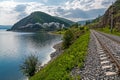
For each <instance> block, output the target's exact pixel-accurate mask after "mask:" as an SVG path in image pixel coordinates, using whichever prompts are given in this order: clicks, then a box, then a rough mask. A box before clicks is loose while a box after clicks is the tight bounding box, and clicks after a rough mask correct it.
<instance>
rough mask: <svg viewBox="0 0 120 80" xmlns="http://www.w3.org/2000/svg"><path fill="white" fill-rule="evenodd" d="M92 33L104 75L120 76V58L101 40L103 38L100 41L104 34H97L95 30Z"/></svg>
mask: <svg viewBox="0 0 120 80" xmlns="http://www.w3.org/2000/svg"><path fill="white" fill-rule="evenodd" d="M91 33H92V35H93V37H94V38H95V41H96V45H97V53H98V54H99V58H100V64H101V68H102V69H103V70H104V74H105V75H106V76H119V75H120V59H119V56H116V54H115V53H114V52H113V51H111V49H110V48H109V47H108V45H106V44H105V42H103V41H102V40H101V39H102V38H101V39H100V37H101V36H104V35H103V34H102V35H101V34H100V33H97V32H96V31H93V30H92V31H91ZM104 37H106V36H104ZM107 38H108V37H107ZM109 39H111V38H109ZM114 41H115V40H114ZM117 43H118V42H117Z"/></svg>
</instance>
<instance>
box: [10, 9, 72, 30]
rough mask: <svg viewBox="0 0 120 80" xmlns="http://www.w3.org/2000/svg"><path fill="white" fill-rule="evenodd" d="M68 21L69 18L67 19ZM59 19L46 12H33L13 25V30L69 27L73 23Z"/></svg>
mask: <svg viewBox="0 0 120 80" xmlns="http://www.w3.org/2000/svg"><path fill="white" fill-rule="evenodd" d="M66 21H67V20H66ZM66 21H64V20H61V19H58V18H56V17H53V16H51V15H48V14H46V13H44V12H40V11H37V12H33V13H31V14H30V15H29V16H27V17H25V18H23V19H22V20H20V21H19V22H17V23H16V24H14V25H13V27H12V28H11V30H12V31H39V30H47V31H51V30H56V29H59V28H62V27H69V26H70V24H71V23H68V22H66Z"/></svg>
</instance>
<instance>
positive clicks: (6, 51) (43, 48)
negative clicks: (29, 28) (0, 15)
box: [0, 29, 61, 80]
mask: <svg viewBox="0 0 120 80" xmlns="http://www.w3.org/2000/svg"><path fill="white" fill-rule="evenodd" d="M60 41H61V36H60V35H50V34H46V33H39V34H36V33H20V32H8V31H5V30H3V29H2V30H1V29H0V80H25V77H24V76H23V75H22V73H21V72H20V70H19V66H20V65H21V63H22V61H23V59H24V58H25V56H28V55H30V54H35V55H37V56H38V57H39V60H40V61H41V62H42V64H45V63H47V62H48V61H49V60H50V53H52V52H54V51H55V50H54V49H53V48H52V46H53V45H54V44H56V43H58V42H60Z"/></svg>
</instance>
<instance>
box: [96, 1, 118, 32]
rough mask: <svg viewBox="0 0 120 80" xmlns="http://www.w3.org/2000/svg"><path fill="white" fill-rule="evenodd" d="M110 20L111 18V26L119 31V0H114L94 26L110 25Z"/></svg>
mask: <svg viewBox="0 0 120 80" xmlns="http://www.w3.org/2000/svg"><path fill="white" fill-rule="evenodd" d="M112 16H113V17H112ZM111 20H113V27H114V28H115V29H116V30H118V31H120V0H116V2H115V3H114V4H113V5H111V6H110V7H109V8H108V9H107V10H106V12H105V14H104V15H103V16H102V17H100V18H99V22H98V24H97V25H95V26H96V27H106V26H110V25H111Z"/></svg>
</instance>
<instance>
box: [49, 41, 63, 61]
mask: <svg viewBox="0 0 120 80" xmlns="http://www.w3.org/2000/svg"><path fill="white" fill-rule="evenodd" d="M53 48H54V49H55V51H54V52H52V53H51V54H50V57H51V60H52V59H53V58H55V57H57V56H58V55H60V54H61V53H62V52H63V49H62V42H59V43H56V44H55V45H54V46H53ZM51 60H50V61H51Z"/></svg>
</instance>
